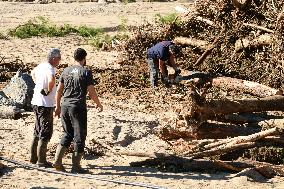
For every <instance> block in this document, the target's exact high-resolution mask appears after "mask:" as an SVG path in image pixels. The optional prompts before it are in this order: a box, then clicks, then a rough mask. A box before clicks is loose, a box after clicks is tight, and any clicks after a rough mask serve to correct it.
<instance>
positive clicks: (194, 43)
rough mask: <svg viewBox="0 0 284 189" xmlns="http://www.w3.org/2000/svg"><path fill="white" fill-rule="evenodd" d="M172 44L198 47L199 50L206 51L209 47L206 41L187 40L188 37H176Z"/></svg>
mask: <svg viewBox="0 0 284 189" xmlns="http://www.w3.org/2000/svg"><path fill="white" fill-rule="evenodd" d="M174 42H175V43H177V44H182V45H190V46H194V47H198V48H199V49H202V50H206V49H207V47H208V45H209V43H208V42H207V41H204V40H199V39H194V38H188V37H176V38H175V39H174Z"/></svg>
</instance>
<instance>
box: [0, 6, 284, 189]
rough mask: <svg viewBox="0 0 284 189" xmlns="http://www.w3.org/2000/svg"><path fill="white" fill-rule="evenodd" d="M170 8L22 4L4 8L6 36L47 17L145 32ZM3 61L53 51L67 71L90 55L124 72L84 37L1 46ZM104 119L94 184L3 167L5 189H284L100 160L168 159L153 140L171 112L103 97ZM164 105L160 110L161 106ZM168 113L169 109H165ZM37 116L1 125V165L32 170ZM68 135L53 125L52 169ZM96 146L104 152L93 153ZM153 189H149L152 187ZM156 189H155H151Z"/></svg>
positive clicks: (92, 131)
mask: <svg viewBox="0 0 284 189" xmlns="http://www.w3.org/2000/svg"><path fill="white" fill-rule="evenodd" d="M179 4H180V3H178V2H172V3H131V4H127V5H124V4H106V5H101V4H97V3H69V4H55V3H53V4H27V3H26V4H24V3H8V2H0V15H1V17H0V26H1V29H0V30H1V31H5V30H7V29H9V28H13V27H15V26H17V25H19V24H21V23H24V22H25V21H27V20H28V19H30V18H33V17H35V16H45V17H48V18H50V19H51V20H52V21H54V22H55V23H70V24H74V25H80V24H88V25H92V26H100V27H103V28H114V27H116V26H118V25H119V24H120V18H121V17H127V19H128V22H127V24H139V23H141V22H142V21H143V20H145V19H148V20H152V18H153V17H154V15H155V14H157V13H161V14H167V13H172V12H174V9H173V7H174V6H176V5H179ZM0 44H1V51H0V55H1V56H5V57H12V58H15V57H18V58H19V59H21V60H22V61H23V62H24V63H33V64H38V63H39V62H41V61H42V60H44V59H45V56H46V52H47V50H48V49H49V48H50V47H59V48H60V49H61V50H62V52H63V56H62V57H63V59H62V63H66V64H68V63H71V62H72V58H71V57H72V53H73V51H74V49H75V48H77V47H79V46H80V47H83V48H85V49H87V51H88V53H89V56H88V63H89V64H94V65H95V66H97V67H100V68H112V69H116V68H119V65H118V64H117V63H116V60H117V59H118V58H119V55H118V53H117V52H115V51H113V52H98V51H96V50H94V49H93V48H92V47H91V46H88V45H86V44H85V42H84V40H83V39H82V38H80V37H75V36H69V37H64V38H32V39H24V40H20V39H9V40H0ZM101 100H102V103H103V105H104V111H103V112H101V113H97V111H96V109H94V108H89V109H88V118H89V119H88V129H89V130H88V137H87V149H88V150H86V156H85V159H84V160H83V161H82V165H83V166H84V167H87V168H88V169H89V170H90V171H91V172H92V175H91V176H92V178H89V179H88V178H78V177H72V176H64V175H56V174H52V173H46V172H41V171H38V170H34V169H26V168H22V167H18V166H16V165H14V164H12V163H8V162H5V161H2V163H3V164H4V165H5V166H6V168H5V169H2V170H1V173H2V176H0V188H143V187H139V186H134V185H125V184H119V183H114V182H106V181H103V179H109V180H120V181H128V182H136V183H137V182H139V183H145V184H148V185H155V186H156V188H232V189H233V188H238V189H241V188H259V189H264V188H265V189H266V188H279V189H280V188H284V181H283V179H282V178H277V177H275V178H273V179H270V180H267V181H265V182H262V183H260V182H254V181H252V180H251V179H250V178H248V177H246V176H241V177H236V176H235V175H234V174H229V173H216V174H203V173H195V172H185V173H168V172H161V171H159V170H157V169H154V168H134V167H130V166H129V163H130V162H134V161H140V160H144V159H145V158H139V157H126V156H118V155H109V156H94V155H92V152H93V151H96V150H97V151H99V152H100V150H101V151H108V152H110V151H114V150H125V151H135V152H154V151H158V152H163V151H165V150H167V148H168V146H167V144H166V143H165V142H163V141H161V140H160V139H158V138H157V137H156V136H155V135H154V134H153V129H154V128H156V127H158V126H159V125H160V124H161V120H162V119H163V118H164V117H168V116H170V115H171V114H172V112H171V111H160V112H156V113H155V114H153V113H150V112H149V111H147V107H145V106H141V105H140V104H139V102H138V100H139V97H136V96H133V97H131V98H117V97H111V96H101ZM156 105H159V104H156ZM164 107H165V108H166V105H164ZM33 125H34V116H33V113H31V112H26V113H24V116H23V117H22V118H21V119H18V120H8V119H1V120H0V150H1V151H0V154H1V155H2V156H3V157H6V158H10V159H15V160H18V161H21V162H25V163H28V153H29V152H28V148H29V144H30V139H31V136H32V132H33ZM61 134H62V128H61V123H60V120H59V119H55V124H54V135H53V137H52V140H51V141H50V143H49V146H48V149H49V151H48V160H50V161H53V159H54V152H55V148H56V146H57V143H58V141H59V138H60V136H61ZM96 143H99V144H100V145H101V146H100V148H98V149H95V148H94V146H96ZM64 163H65V165H66V167H67V171H69V170H70V167H71V154H70V153H69V154H68V155H67V156H66V157H65V158H64ZM148 188H151V187H148ZM152 188H154V187H152Z"/></svg>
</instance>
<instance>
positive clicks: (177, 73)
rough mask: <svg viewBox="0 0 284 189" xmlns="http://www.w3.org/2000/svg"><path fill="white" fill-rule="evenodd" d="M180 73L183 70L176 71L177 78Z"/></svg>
mask: <svg viewBox="0 0 284 189" xmlns="http://www.w3.org/2000/svg"><path fill="white" fill-rule="evenodd" d="M180 73H181V70H180V69H178V70H176V71H175V74H174V75H175V77H176V76H178V75H179V74H180Z"/></svg>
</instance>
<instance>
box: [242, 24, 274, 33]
mask: <svg viewBox="0 0 284 189" xmlns="http://www.w3.org/2000/svg"><path fill="white" fill-rule="evenodd" d="M243 25H244V26H249V27H252V28H256V29H259V30H263V31H266V32H268V33H274V31H273V30H271V29H268V28H265V27H262V26H258V25H255V24H249V23H243Z"/></svg>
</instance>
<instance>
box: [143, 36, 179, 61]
mask: <svg viewBox="0 0 284 189" xmlns="http://www.w3.org/2000/svg"><path fill="white" fill-rule="evenodd" d="M172 44H173V42H172V41H162V42H159V43H157V44H156V45H155V46H153V47H151V48H149V49H148V51H147V58H152V59H161V60H163V61H166V60H169V58H170V52H169V46H170V45H172Z"/></svg>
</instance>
